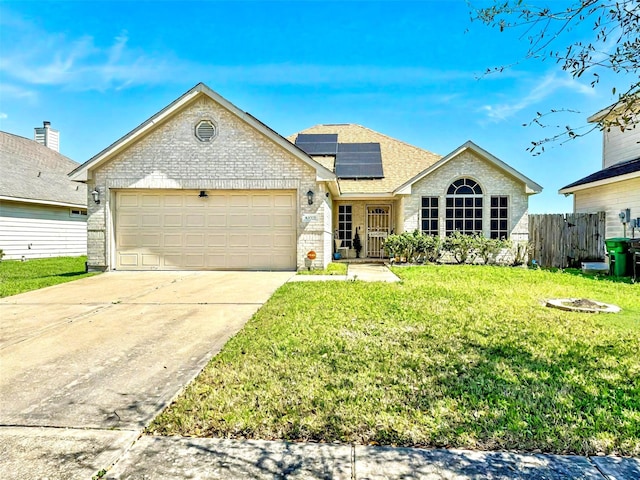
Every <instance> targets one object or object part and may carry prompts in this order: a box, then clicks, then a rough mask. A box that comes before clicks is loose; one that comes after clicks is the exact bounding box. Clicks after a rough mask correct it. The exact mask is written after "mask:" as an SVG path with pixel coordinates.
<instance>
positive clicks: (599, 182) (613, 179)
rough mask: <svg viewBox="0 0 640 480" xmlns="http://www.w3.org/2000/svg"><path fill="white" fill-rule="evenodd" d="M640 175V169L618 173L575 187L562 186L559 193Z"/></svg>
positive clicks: (568, 193)
mask: <svg viewBox="0 0 640 480" xmlns="http://www.w3.org/2000/svg"><path fill="white" fill-rule="evenodd" d="M637 177H640V171H637V172H631V173H627V174H625V175H618V176H616V177H611V178H604V179H602V180H596V181H595V182H589V183H583V184H582V185H576V186H575V187H569V188H561V189H560V190H558V193H563V194H565V195H570V194H572V193H573V192H577V191H580V190H586V189H587V188H593V187H599V186H601V185H609V184H611V183H617V182H623V181H625V180H631V179H632V178H637Z"/></svg>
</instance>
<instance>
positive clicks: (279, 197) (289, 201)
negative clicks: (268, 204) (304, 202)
mask: <svg viewBox="0 0 640 480" xmlns="http://www.w3.org/2000/svg"><path fill="white" fill-rule="evenodd" d="M273 206H274V207H283V208H295V206H296V205H295V196H294V195H293V194H287V195H283V194H277V193H276V194H275V195H274V196H273Z"/></svg>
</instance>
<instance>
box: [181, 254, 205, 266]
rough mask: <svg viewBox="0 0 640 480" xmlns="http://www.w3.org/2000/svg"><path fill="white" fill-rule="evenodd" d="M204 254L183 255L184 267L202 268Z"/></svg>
mask: <svg viewBox="0 0 640 480" xmlns="http://www.w3.org/2000/svg"><path fill="white" fill-rule="evenodd" d="M204 258H205V254H204V253H185V255H184V266H185V267H187V268H204V267H205V263H204Z"/></svg>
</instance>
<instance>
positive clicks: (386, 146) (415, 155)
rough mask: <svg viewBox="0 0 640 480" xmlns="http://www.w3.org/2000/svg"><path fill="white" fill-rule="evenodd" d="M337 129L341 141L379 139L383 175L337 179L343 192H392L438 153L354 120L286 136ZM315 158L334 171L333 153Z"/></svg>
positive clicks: (367, 141)
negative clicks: (361, 178)
mask: <svg viewBox="0 0 640 480" xmlns="http://www.w3.org/2000/svg"><path fill="white" fill-rule="evenodd" d="M300 133H303V134H308V133H337V134H338V142H340V143H379V144H380V151H381V153H382V168H383V172H384V178H380V179H367V180H339V184H340V191H341V192H342V194H345V193H346V194H349V193H371V194H380V193H391V192H393V191H394V190H395V189H396V188H398V187H399V186H400V185H402V184H403V183H405V182H407V181H408V180H410V179H411V178H413V177H414V176H416V175H417V174H418V173H420V172H421V171H423V170H424V169H425V168H427V167H429V166H431V165H433V164H434V163H436V162H437V161H438V160H440V158H442V157H441V156H440V155H437V154H435V153H432V152H429V151H427V150H423V149H421V148H418V147H414V146H413V145H409V144H408V143H405V142H402V141H400V140H396V139H395V138H391V137H389V136H387V135H384V134H382V133H379V132H376V131H374V130H371V129H369V128H366V127H363V126H361V125H356V124H326V125H316V126H314V127H311V128H307V129H306V130H302V131H300V132H298V133H294V134H293V135H290V136H288V137H287V138H288V139H289V140H290V141H291V142H292V143H295V140H296V137H297V136H298V134H300ZM313 159H314V160H316V161H317V162H319V163H321V164H322V165H323V166H324V167H326V168H327V169H329V170H331V171H334V170H335V169H334V165H333V162H334V157H321V156H314V157H313Z"/></svg>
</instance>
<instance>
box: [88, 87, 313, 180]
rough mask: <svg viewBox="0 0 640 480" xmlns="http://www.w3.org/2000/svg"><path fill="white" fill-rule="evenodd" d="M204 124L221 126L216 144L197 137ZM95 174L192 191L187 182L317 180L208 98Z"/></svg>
mask: <svg viewBox="0 0 640 480" xmlns="http://www.w3.org/2000/svg"><path fill="white" fill-rule="evenodd" d="M202 121H210V122H211V123H212V124H213V125H215V127H216V128H215V130H216V136H215V138H213V139H212V140H210V141H206V142H203V141H201V140H199V139H198V137H197V135H196V127H197V126H198V125H199V124H200V122H202ZM95 175H99V176H107V177H110V178H124V177H127V178H129V179H130V182H131V183H129V184H128V185H127V186H128V187H131V186H135V185H136V183H135V182H137V181H139V180H142V179H145V178H149V177H153V178H154V179H156V180H158V179H160V180H163V181H164V182H165V183H166V186H167V188H189V185H188V184H185V183H184V182H185V180H187V181H188V180H189V179H193V180H194V181H196V180H198V179H201V178H217V179H240V178H245V179H264V178H278V177H283V176H292V177H296V178H300V177H303V176H304V177H306V178H308V177H311V178H315V169H314V168H312V167H311V165H309V164H307V163H304V162H301V161H300V160H299V159H298V158H297V157H296V156H295V155H293V154H291V153H290V152H287V151H286V150H284V149H282V148H281V147H280V146H279V145H277V144H275V143H274V142H272V141H271V140H270V139H269V138H267V137H266V136H265V135H263V134H261V133H260V132H258V131H256V130H255V129H254V128H252V127H251V126H250V125H248V124H247V123H246V122H243V121H242V120H241V119H239V118H238V117H237V116H235V115H233V114H232V113H231V112H229V111H228V110H226V109H225V108H222V107H221V106H220V105H218V104H217V103H216V102H214V101H213V100H211V99H209V98H207V97H204V96H203V97H200V98H198V99H196V100H194V101H193V102H191V103H190V104H189V105H187V106H185V107H184V108H183V109H181V110H180V111H179V112H177V113H176V114H175V115H173V116H172V117H171V118H169V119H167V120H165V121H164V122H163V123H161V124H159V125H157V126H156V128H155V129H154V130H152V131H151V132H149V133H148V134H147V135H145V136H144V137H143V138H141V139H139V140H137V141H136V142H134V143H132V144H131V145H129V146H128V148H127V149H125V150H123V151H121V152H119V153H117V154H116V155H114V156H113V157H111V158H110V159H109V160H108V161H106V162H104V163H102V164H101V165H99V166H98V167H96V168H95ZM194 187H195V185H194Z"/></svg>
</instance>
